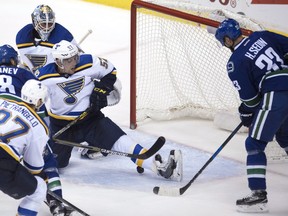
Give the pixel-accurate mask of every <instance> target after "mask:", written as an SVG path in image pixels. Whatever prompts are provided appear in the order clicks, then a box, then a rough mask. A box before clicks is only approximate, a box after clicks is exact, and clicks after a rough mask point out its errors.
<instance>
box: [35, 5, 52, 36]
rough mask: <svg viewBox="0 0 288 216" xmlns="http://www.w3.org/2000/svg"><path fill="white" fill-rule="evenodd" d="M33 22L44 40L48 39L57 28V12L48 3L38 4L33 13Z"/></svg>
mask: <svg viewBox="0 0 288 216" xmlns="http://www.w3.org/2000/svg"><path fill="white" fill-rule="evenodd" d="M31 17H32V24H33V26H34V28H35V30H36V31H37V32H38V34H39V36H40V37H41V40H42V41H47V40H48V37H49V35H50V33H51V32H52V31H53V29H54V28H55V13H54V12H53V10H52V9H51V8H50V7H49V6H48V5H38V6H37V7H36V8H35V10H34V11H33V13H32V14H31Z"/></svg>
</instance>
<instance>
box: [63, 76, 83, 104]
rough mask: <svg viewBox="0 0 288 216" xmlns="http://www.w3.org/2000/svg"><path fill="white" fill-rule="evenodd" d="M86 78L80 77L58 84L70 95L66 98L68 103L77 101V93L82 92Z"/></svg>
mask: <svg viewBox="0 0 288 216" xmlns="http://www.w3.org/2000/svg"><path fill="white" fill-rule="evenodd" d="M84 81H85V78H84V77H80V78H79V79H75V80H71V81H68V82H63V83H58V84H57V85H58V86H59V87H60V88H61V89H62V91H63V92H65V94H67V95H68V96H67V97H65V98H64V101H65V102H66V103H67V104H74V103H76V101H77V97H75V95H76V94H77V93H78V92H80V91H81V90H82V89H83V87H84V83H85V82H84Z"/></svg>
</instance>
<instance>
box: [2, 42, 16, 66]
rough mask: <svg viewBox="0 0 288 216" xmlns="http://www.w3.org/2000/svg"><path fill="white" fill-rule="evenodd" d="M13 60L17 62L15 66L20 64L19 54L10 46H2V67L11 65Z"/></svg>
mask: <svg viewBox="0 0 288 216" xmlns="http://www.w3.org/2000/svg"><path fill="white" fill-rule="evenodd" d="M11 59H13V60H14V61H15V64H16V65H17V64H18V53H17V51H16V50H15V49H14V48H13V47H12V46H10V45H8V44H5V45H3V46H0V65H3V64H5V65H11V64H12V63H11Z"/></svg>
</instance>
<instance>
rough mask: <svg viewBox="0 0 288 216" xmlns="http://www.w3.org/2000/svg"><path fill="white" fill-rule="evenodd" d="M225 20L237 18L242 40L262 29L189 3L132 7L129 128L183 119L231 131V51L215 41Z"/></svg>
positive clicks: (234, 120)
mask: <svg viewBox="0 0 288 216" xmlns="http://www.w3.org/2000/svg"><path fill="white" fill-rule="evenodd" d="M225 18H233V19H236V20H237V21H238V22H239V23H240V26H241V28H242V32H243V34H244V35H249V34H250V33H251V32H252V31H255V30H261V29H263V27H262V26H261V25H259V24H257V22H255V21H253V20H251V19H249V18H248V17H246V16H245V15H243V14H236V13H232V12H230V11H227V10H215V9H212V8H208V7H203V6H200V5H195V4H192V3H191V1H190V2H188V1H185V0H176V1H175V0H173V1H172V0H170V1H169V0H166V1H165V0H157V1H140V0H134V1H133V2H132V6H131V89H130V91H131V92H130V93H131V94H130V97H131V98H130V127H131V128H132V129H134V128H136V127H137V122H141V121H144V120H145V119H155V120H170V119H175V118H180V117H187V116H190V117H198V118H204V119H211V120H214V122H215V124H216V125H217V124H219V123H220V127H222V128H223V129H228V130H233V129H234V128H235V127H236V125H237V124H238V123H239V117H238V116H237V114H236V113H237V108H238V106H239V104H240V100H239V96H238V92H237V91H236V90H235V88H234V87H233V85H232V84H231V81H230V80H229V78H228V76H227V72H226V63H227V61H228V59H229V57H230V55H231V51H230V50H229V49H225V48H223V47H221V46H219V44H217V41H216V39H215V36H214V33H215V29H216V28H217V27H218V25H219V22H221V21H222V20H224V19H225ZM227 115H228V116H230V117H228V118H227ZM223 116H224V117H223ZM227 119H228V122H227ZM221 124H222V126H221ZM218 126H219V125H218ZM244 130H245V129H244ZM242 132H243V130H242ZM273 154H274V153H273Z"/></svg>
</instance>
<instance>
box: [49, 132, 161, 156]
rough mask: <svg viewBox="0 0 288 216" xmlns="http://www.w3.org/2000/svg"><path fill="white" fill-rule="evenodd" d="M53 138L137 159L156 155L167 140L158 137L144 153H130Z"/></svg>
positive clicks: (89, 148) (77, 145) (61, 141)
mask: <svg viewBox="0 0 288 216" xmlns="http://www.w3.org/2000/svg"><path fill="white" fill-rule="evenodd" d="M53 140H54V141H55V142H56V143H58V144H63V145H67V146H71V147H79V148H86V149H88V150H92V151H99V152H102V153H106V154H109V155H118V156H124V157H129V158H137V159H142V160H145V159H147V158H149V157H151V156H152V155H154V154H155V153H156V152H157V151H159V150H160V149H161V148H162V146H163V145H164V144H165V141H166V140H165V138H164V137H162V136H160V137H158V139H157V140H156V142H155V143H154V144H153V145H152V147H151V148H149V149H148V150H147V151H146V152H144V153H142V154H130V153H125V152H119V151H113V150H108V149H103V148H99V147H96V146H89V145H81V144H80V143H75V142H70V141H66V140H59V139H53Z"/></svg>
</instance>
